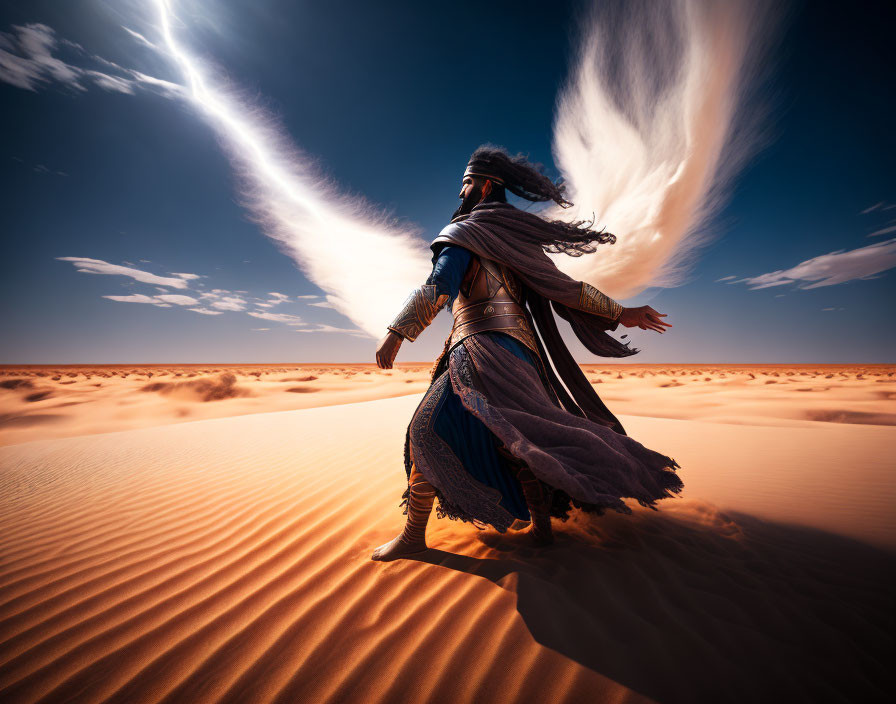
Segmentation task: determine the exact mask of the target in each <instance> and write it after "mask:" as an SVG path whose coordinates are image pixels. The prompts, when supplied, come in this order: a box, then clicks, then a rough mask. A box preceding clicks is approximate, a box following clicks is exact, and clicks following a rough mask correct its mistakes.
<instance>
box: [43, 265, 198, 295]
mask: <svg viewBox="0 0 896 704" xmlns="http://www.w3.org/2000/svg"><path fill="white" fill-rule="evenodd" d="M56 259H57V260H59V261H62V262H72V263H73V264H74V265H75V269H77V270H78V271H80V272H83V273H85V274H107V275H110V276H127V277H130V278H132V279H134V280H135V281H140V282H142V283H145V284H155V285H157V286H170V287H171V288H187V281H186V278H185V276H188V277H195V276H196V275H195V274H186V275H185V274H173V275H172V276H157V275H156V274H151V273H150V272H148V271H143V270H142V269H135V268H134V267H130V266H121V265H120V264H111V263H110V262H104V261H103V260H102V259H89V258H87V257H56Z"/></svg>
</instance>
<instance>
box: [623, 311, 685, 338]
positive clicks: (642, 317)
mask: <svg viewBox="0 0 896 704" xmlns="http://www.w3.org/2000/svg"><path fill="white" fill-rule="evenodd" d="M665 317H666V314H665V313H658V312H657V311H655V310H654V309H653V308H651V307H650V306H640V307H639V308H623V309H622V314H621V315H620V316H619V324H620V325H624V326H625V327H627V328H635V327H638V328H641V329H642V330H656V331H657V332H660V333H662V332H666V329H665V328H664V327H663V326H664V325H665V326H666V327H667V328H671V327H672V325H671V324H670V323H667V322H666V321H664V320H660V318H665Z"/></svg>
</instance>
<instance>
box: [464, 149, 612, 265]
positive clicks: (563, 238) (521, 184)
mask: <svg viewBox="0 0 896 704" xmlns="http://www.w3.org/2000/svg"><path fill="white" fill-rule="evenodd" d="M470 165H471V166H472V167H473V170H474V171H475V172H477V173H482V174H489V175H492V176H496V177H497V178H500V179H501V180H503V181H504V185H503V186H501V185H498V184H496V183H495V182H494V181H493V182H492V190H491V193H489V194H488V195H487V196H486V197H485V198H483V199H482V201H481V202H483V203H494V202H499V203H506V202H507V195H506V193H505V189H506V190H507V191H510V192H511V193H513V194H514V195H517V196H519V197H520V198H524V199H525V200H529V201H533V202H536V203H538V202H546V201H549V200H552V201H554V202H555V203H556V204H557V205H559V206H560V207H561V208H569V207H570V206H572V203H571V202H570V201H568V200H566V198H565V197H564V190H565V187H564V184H563V183H562V181H558V182H556V183H555V182H554V181H552V180H551V179H549V178H548V177H547V176H545V174H544V173H543V171H542V168H543V167H542V166H541V164H533V163H532V162H530V161H529V160H528V159H527V158H526V157H525V156H524V155H522V154H517V155H515V156H512V155H510V154H508V153H507V151H506V150H505V149H504V148H503V147H498V146H495V145H493V144H483V145H482V146H481V147H479V148H478V149H477V150H476V151H474V152H473V154H472V156H470ZM545 222H546V223H547V224H548V225H550V227H549V228H546V233H545V239H544V241H543V242H541V246H542V247H543V248H544V250H545V251H546V252H550V253H554V254H557V253H561V252H562V253H564V254H568V255H569V256H571V257H579V256H581V255H583V254H588V253H591V252H594V251H595V250H596V249H597V247H596V246H595V244H594V243H597V244H613V243H614V242H616V235H613V234H611V233H609V232H606V231H605V230H592V229H591V227H592V226H593V225H594V222H595V218H592V219H591V220H590V221H589V220H578V221H574V222H565V221H563V220H547V219H545Z"/></svg>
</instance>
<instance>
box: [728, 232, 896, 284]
mask: <svg viewBox="0 0 896 704" xmlns="http://www.w3.org/2000/svg"><path fill="white" fill-rule="evenodd" d="M893 267H896V238H894V239H891V240H887V241H885V242H877V243H875V244H870V245H868V246H867V247H859V248H858V249H851V250H848V251H846V250H838V251H835V252H830V253H829V254H822V255H821V256H818V257H813V258H812V259H807V260H806V261H804V262H801V263H800V264H797V265H796V266H794V267H791V268H790V269H780V270H778V271H772V272H769V273H767V274H760V275H759V276H750V277H747V278H744V279H739V280H738V282H737V283H745V284H747V285H749V286H750V288H751V289H759V288H770V287H772V286H785V285H787V284H800V285H799V286H798V288H804V289H809V288H820V287H822V286H833V285H835V284H842V283H845V282H847V281H853V280H854V279H868V278H871V277H872V276H874V274H878V273H880V272H882V271H887V270H888V269H892V268H893ZM806 282H808V283H806Z"/></svg>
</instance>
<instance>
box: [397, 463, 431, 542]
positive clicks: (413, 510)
mask: <svg viewBox="0 0 896 704" xmlns="http://www.w3.org/2000/svg"><path fill="white" fill-rule="evenodd" d="M435 496H436V492H435V489H433V487H432V484H430V483H429V482H428V481H426V480H425V479H421V480H420V481H417V482H415V483H414V484H411V492H410V498H409V499H408V522H407V523H406V524H405V526H404V532H403V533H402V534H401V539H402V540H403V541H404V542H406V543H408V544H410V545H417V544H422V545H426V524H427V522H428V521H429V514H430V513H432V504H433V501H434V499H435Z"/></svg>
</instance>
